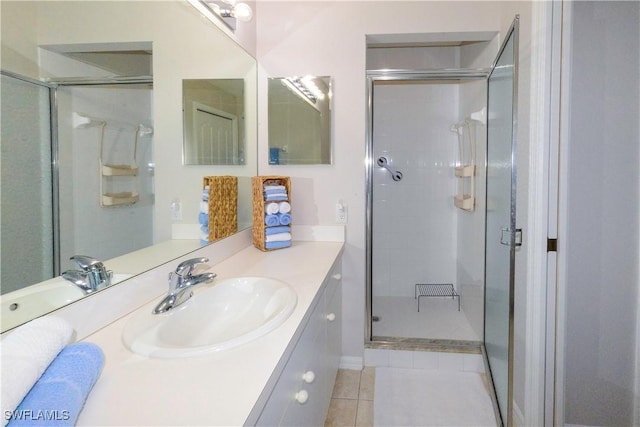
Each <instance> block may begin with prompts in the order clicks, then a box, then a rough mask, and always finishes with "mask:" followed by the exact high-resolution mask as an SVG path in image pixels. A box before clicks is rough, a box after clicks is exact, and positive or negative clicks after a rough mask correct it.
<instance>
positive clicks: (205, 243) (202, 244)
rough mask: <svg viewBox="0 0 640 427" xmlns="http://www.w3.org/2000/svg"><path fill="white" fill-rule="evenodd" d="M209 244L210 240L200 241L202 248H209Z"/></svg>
mask: <svg viewBox="0 0 640 427" xmlns="http://www.w3.org/2000/svg"><path fill="white" fill-rule="evenodd" d="M209 243H211V242H210V241H208V240H204V239H200V246H207V245H209Z"/></svg>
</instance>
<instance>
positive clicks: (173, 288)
mask: <svg viewBox="0 0 640 427" xmlns="http://www.w3.org/2000/svg"><path fill="white" fill-rule="evenodd" d="M205 262H209V258H193V259H189V260H186V261H184V262H181V263H180V264H179V265H178V267H177V268H176V271H172V272H171V273H169V293H168V294H167V295H166V296H165V297H164V298H163V299H162V301H160V302H159V303H158V305H156V308H154V309H153V314H160V313H166V312H167V311H169V310H171V309H173V308H176V307H177V306H179V305H180V304H182V303H183V302H185V301H187V300H188V299H189V298H191V297H192V296H193V289H192V288H193V287H194V286H195V285H198V284H200V283H203V282H210V281H212V280H213V279H214V278H215V277H216V274H215V273H203V274H196V275H193V274H191V273H192V272H193V270H194V269H195V268H196V267H197V266H198V265H200V264H204V263H205Z"/></svg>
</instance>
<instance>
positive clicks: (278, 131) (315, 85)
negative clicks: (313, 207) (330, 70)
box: [268, 76, 332, 165]
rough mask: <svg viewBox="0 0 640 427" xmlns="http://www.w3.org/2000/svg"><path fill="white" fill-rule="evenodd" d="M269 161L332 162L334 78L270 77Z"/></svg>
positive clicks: (290, 163)
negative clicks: (332, 87)
mask: <svg viewBox="0 0 640 427" xmlns="http://www.w3.org/2000/svg"><path fill="white" fill-rule="evenodd" d="M268 92H269V95H268V98H269V101H268V109H269V110H268V114H269V164H270V165H318V164H319V165H328V164H331V98H332V92H331V78H330V77H316V76H306V77H280V78H270V79H269V85H268Z"/></svg>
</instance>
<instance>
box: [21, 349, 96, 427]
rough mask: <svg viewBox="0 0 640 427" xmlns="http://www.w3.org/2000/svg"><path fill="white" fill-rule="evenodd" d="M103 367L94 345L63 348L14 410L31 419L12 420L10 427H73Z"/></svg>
mask: <svg viewBox="0 0 640 427" xmlns="http://www.w3.org/2000/svg"><path fill="white" fill-rule="evenodd" d="M103 364H104V354H103V353H102V350H101V349H100V347H98V346H97V345H95V344H92V343H88V342H79V343H76V344H72V345H69V346H67V347H65V348H64V349H62V351H61V352H60V354H58V356H57V357H56V358H55V359H53V361H52V362H51V364H50V365H49V367H48V368H47V370H46V371H44V373H43V374H42V376H41V377H40V379H39V380H38V381H37V382H36V383H35V384H34V386H33V387H32V388H31V390H30V391H29V393H28V394H27V395H26V396H25V398H24V399H23V400H22V403H20V405H19V406H18V408H17V409H16V413H19V414H31V415H32V416H29V417H22V418H25V419H21V420H19V419H14V420H11V422H10V425H11V426H33V425H38V426H42V425H46V426H73V425H75V423H76V421H77V419H78V416H79V415H80V411H81V410H82V407H83V406H84V402H85V400H87V396H88V395H89V392H90V391H91V388H92V387H93V385H94V384H95V382H96V381H97V379H98V377H99V376H100V371H101V370H102V365H103Z"/></svg>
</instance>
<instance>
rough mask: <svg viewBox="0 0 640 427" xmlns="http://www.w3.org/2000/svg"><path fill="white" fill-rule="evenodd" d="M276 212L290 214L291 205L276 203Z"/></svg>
mask: <svg viewBox="0 0 640 427" xmlns="http://www.w3.org/2000/svg"><path fill="white" fill-rule="evenodd" d="M278 212H280V213H289V212H291V205H290V204H289V202H280V203H278Z"/></svg>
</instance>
